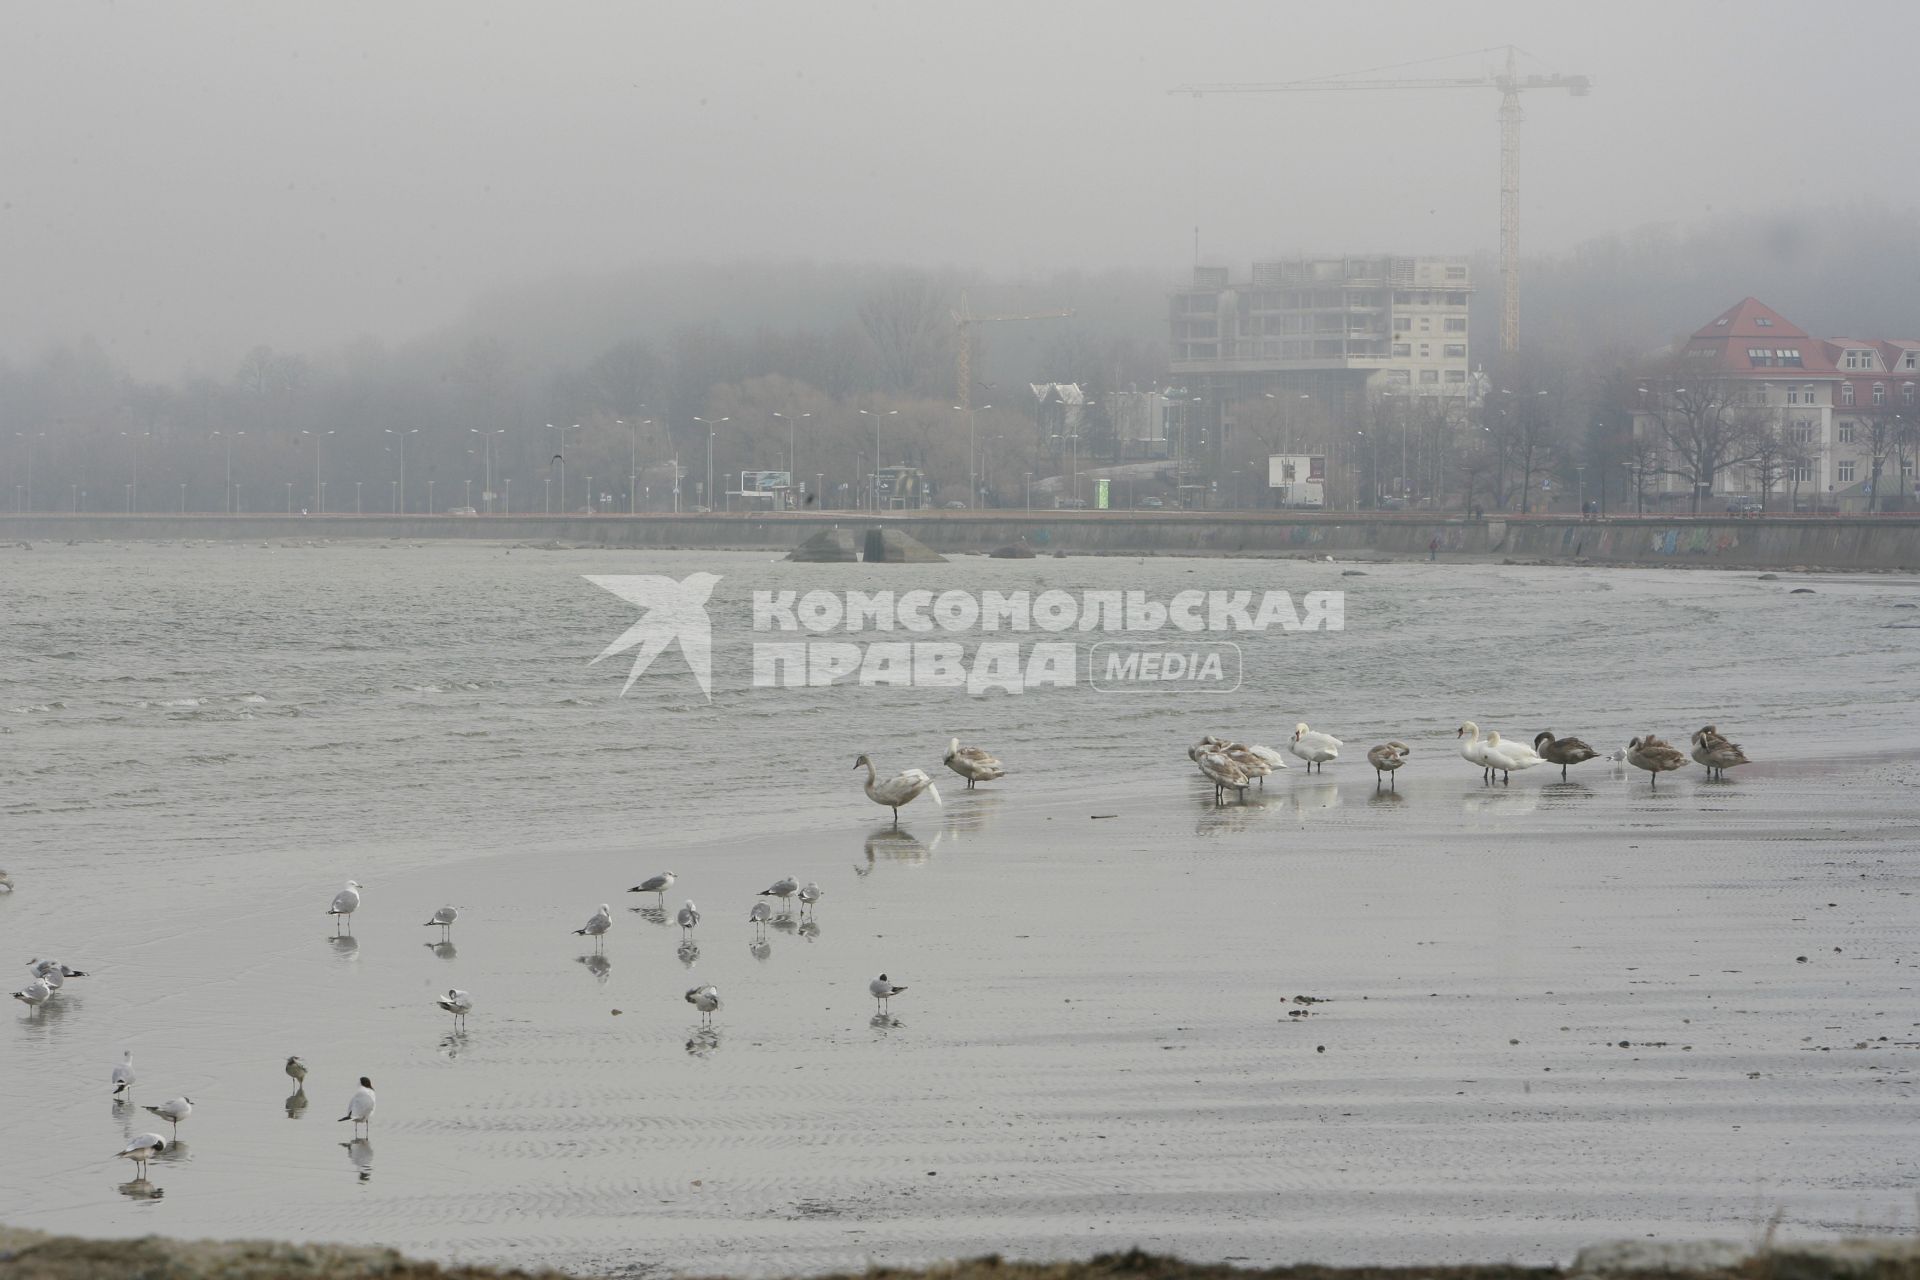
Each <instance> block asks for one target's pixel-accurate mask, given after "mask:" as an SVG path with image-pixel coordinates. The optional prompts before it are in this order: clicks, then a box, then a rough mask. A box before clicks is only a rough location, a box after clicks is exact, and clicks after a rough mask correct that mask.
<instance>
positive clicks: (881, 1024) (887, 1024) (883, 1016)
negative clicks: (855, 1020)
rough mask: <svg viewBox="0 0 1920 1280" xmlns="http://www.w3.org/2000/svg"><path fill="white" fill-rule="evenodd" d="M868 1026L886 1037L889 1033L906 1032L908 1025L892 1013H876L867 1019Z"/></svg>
mask: <svg viewBox="0 0 1920 1280" xmlns="http://www.w3.org/2000/svg"><path fill="white" fill-rule="evenodd" d="M867 1025H868V1026H870V1027H872V1028H873V1029H874V1030H875V1031H877V1032H879V1033H880V1034H881V1035H883V1036H884V1035H886V1034H887V1033H888V1032H889V1031H898V1030H904V1029H905V1028H906V1025H907V1024H906V1023H904V1022H902V1021H900V1019H898V1018H896V1017H894V1016H893V1015H892V1014H890V1013H876V1014H874V1015H873V1016H872V1017H871V1018H868V1019H867Z"/></svg>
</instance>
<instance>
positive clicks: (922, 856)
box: [867, 827, 940, 866]
mask: <svg viewBox="0 0 1920 1280" xmlns="http://www.w3.org/2000/svg"><path fill="white" fill-rule="evenodd" d="M939 847H940V833H936V834H935V835H934V837H933V843H932V844H930V845H929V844H926V843H924V842H922V841H921V840H919V839H917V838H916V837H915V836H914V834H913V833H912V832H911V831H904V830H902V831H895V830H893V829H892V828H890V827H881V828H879V829H878V830H876V831H875V832H874V833H873V834H872V835H870V836H868V837H867V862H868V864H869V866H871V864H873V863H874V862H876V861H878V860H879V859H881V858H886V859H888V860H890V861H894V862H925V861H926V860H927V859H928V858H930V857H932V856H933V851H934V850H935V849H938V848H939Z"/></svg>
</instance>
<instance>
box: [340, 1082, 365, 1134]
mask: <svg viewBox="0 0 1920 1280" xmlns="http://www.w3.org/2000/svg"><path fill="white" fill-rule="evenodd" d="M373 1101H374V1099H373V1081H371V1080H369V1079H367V1078H366V1077H365V1076H361V1077H360V1087H359V1088H358V1089H355V1090H354V1091H353V1096H352V1097H351V1098H348V1099H347V1114H345V1115H343V1116H341V1117H340V1119H339V1120H336V1121H334V1123H335V1124H339V1123H340V1122H341V1121H342V1120H351V1121H353V1128H354V1131H356V1132H357V1131H358V1130H359V1128H360V1126H361V1125H366V1126H367V1132H368V1133H372V1132H373Z"/></svg>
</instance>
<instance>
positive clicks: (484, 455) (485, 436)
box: [467, 427, 507, 515]
mask: <svg viewBox="0 0 1920 1280" xmlns="http://www.w3.org/2000/svg"><path fill="white" fill-rule="evenodd" d="M467 431H468V432H469V433H470V434H472V435H476V436H479V437H480V461H481V465H482V466H483V467H484V468H485V469H486V470H485V483H484V484H483V485H482V487H481V490H480V501H482V502H484V503H486V504H487V514H488V515H492V514H493V438H494V437H495V436H503V435H505V434H507V429H506V428H505V427H495V428H494V429H493V430H492V431H482V430H481V429H480V428H478V427H468V428H467ZM467 505H468V506H472V505H473V492H472V486H471V485H469V486H468V492H467Z"/></svg>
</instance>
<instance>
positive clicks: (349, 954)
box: [327, 933, 360, 960]
mask: <svg viewBox="0 0 1920 1280" xmlns="http://www.w3.org/2000/svg"><path fill="white" fill-rule="evenodd" d="M327 944H328V945H329V946H331V947H332V948H333V954H335V955H336V956H339V957H340V958H341V959H342V960H352V959H354V958H355V957H357V956H358V955H359V954H360V939H358V938H356V937H354V936H353V935H352V934H350V933H337V934H334V935H333V936H332V937H330V938H328V939H327Z"/></svg>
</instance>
